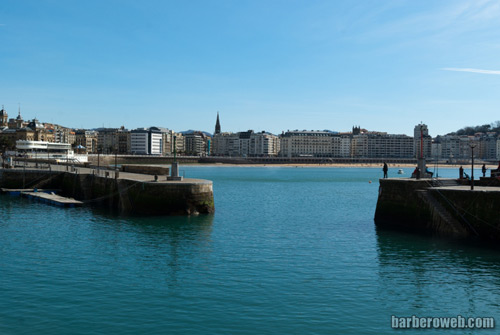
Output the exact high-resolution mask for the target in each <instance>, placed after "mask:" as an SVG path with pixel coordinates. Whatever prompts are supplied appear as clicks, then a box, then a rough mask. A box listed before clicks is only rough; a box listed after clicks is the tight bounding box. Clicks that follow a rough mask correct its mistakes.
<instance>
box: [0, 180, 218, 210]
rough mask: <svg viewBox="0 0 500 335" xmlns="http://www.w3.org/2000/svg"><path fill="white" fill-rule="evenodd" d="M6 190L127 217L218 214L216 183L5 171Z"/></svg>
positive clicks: (2, 182)
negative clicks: (34, 191)
mask: <svg viewBox="0 0 500 335" xmlns="http://www.w3.org/2000/svg"><path fill="white" fill-rule="evenodd" d="M0 187H3V188H35V187H36V188H51V189H60V190H61V194H62V195H64V196H67V197H72V198H75V199H77V200H80V201H83V202H84V203H85V204H87V205H97V206H101V207H102V206H103V207H106V208H109V209H110V210H113V211H118V212H120V213H123V214H140V215H190V214H197V213H212V212H214V200H213V189H212V182H210V181H203V182H200V181H196V182H181V183H175V182H172V183H155V182H144V181H136V180H129V179H113V178H105V177H100V176H96V175H93V174H76V173H71V172H55V171H52V172H51V171H37V170H29V171H25V172H23V171H22V170H4V171H2V177H1V179H0Z"/></svg>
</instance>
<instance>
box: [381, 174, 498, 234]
mask: <svg viewBox="0 0 500 335" xmlns="http://www.w3.org/2000/svg"><path fill="white" fill-rule="evenodd" d="M499 204H500V191H494V190H492V191H477V190H476V191H470V190H463V189H462V190H460V189H454V188H442V187H437V188H436V187H432V186H431V185H430V184H429V180H415V179H413V180H408V179H382V180H380V189H379V197H378V201H377V208H376V211H375V224H376V225H377V226H379V227H390V228H396V229H399V230H405V231H420V232H427V233H437V234H440V235H445V236H453V237H459V238H479V239H482V240H488V241H500V216H499V215H498V208H499Z"/></svg>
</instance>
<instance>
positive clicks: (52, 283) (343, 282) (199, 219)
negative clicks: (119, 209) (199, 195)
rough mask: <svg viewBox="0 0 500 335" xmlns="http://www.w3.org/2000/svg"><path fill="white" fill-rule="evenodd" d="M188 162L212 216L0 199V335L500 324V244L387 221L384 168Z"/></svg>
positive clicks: (349, 330) (387, 330)
mask: <svg viewBox="0 0 500 335" xmlns="http://www.w3.org/2000/svg"><path fill="white" fill-rule="evenodd" d="M181 170H183V171H184V172H185V173H186V176H188V177H198V178H207V179H211V180H213V181H214V192H215V206H216V213H215V214H214V215H204V216H195V217H155V218H136V217H135V218H129V217H117V216H111V215H108V214H106V212H103V211H101V210H96V209H90V208H73V209H61V208H57V207H51V206H47V205H44V204H39V203H36V202H31V201H29V200H26V199H21V198H14V197H8V196H1V197H0V218H1V221H0V290H1V296H0V297H1V298H0V334H400V333H403V334H408V331H400V330H393V329H391V327H390V326H391V315H397V316H412V315H417V316H422V317H424V316H425V317H427V316H436V317H442V316H457V315H462V316H467V317H469V316H470V317H489V316H493V317H495V319H496V321H500V315H499V314H500V312H499V311H500V309H499V304H500V253H498V252H497V251H492V250H489V249H481V248H478V247H475V246H469V245H460V244H456V243H455V242H453V241H450V240H446V239H439V238H432V237H425V236H419V235H409V234H403V233H396V232H390V231H379V230H377V229H376V228H375V226H374V223H373V216H374V211H375V206H376V200H377V192H378V178H380V177H381V175H382V171H381V169H380V168H376V169H373V168H365V169H363V168H279V167H259V168H246V167H181ZM405 170H406V171H407V174H408V173H410V172H411V171H410V169H409V168H407V169H405ZM396 171H397V169H390V171H389V176H397V175H396ZM467 172H468V171H467ZM476 173H477V172H476ZM439 174H440V175H441V176H450V177H455V175H456V174H457V171H455V170H446V169H441V170H440V171H439ZM369 181H372V183H369ZM409 333H412V334H413V333H415V332H414V331H410V332H409ZM417 333H419V332H418V331H417ZM421 333H425V334H442V333H450V334H476V333H477V331H476V332H474V331H471V330H469V331H463V330H424V331H421ZM480 333H481V334H495V333H496V331H495V330H481V331H480Z"/></svg>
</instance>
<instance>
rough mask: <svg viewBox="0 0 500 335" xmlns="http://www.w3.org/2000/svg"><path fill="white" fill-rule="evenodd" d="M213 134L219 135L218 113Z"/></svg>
mask: <svg viewBox="0 0 500 335" xmlns="http://www.w3.org/2000/svg"><path fill="white" fill-rule="evenodd" d="M215 134H220V121H219V112H217V121H216V122H215V131H214V135H215Z"/></svg>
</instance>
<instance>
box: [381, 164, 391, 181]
mask: <svg viewBox="0 0 500 335" xmlns="http://www.w3.org/2000/svg"><path fill="white" fill-rule="evenodd" d="M382 171H384V178H387V171H389V168H388V167H387V163H385V162H384V167H383V168H382Z"/></svg>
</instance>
